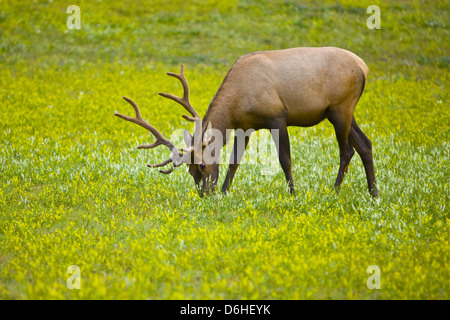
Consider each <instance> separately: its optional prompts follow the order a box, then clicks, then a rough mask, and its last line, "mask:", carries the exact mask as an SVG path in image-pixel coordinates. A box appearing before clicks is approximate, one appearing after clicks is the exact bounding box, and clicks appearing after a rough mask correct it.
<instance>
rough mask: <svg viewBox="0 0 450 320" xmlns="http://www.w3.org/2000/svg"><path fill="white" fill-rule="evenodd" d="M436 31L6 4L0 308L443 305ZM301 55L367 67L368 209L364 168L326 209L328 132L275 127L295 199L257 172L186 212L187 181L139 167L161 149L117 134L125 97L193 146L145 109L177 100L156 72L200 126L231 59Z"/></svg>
mask: <svg viewBox="0 0 450 320" xmlns="http://www.w3.org/2000/svg"><path fill="white" fill-rule="evenodd" d="M70 4H77V5H78V6H79V7H80V9H81V29H80V30H69V29H68V28H67V26H66V20H67V18H68V17H69V14H67V13H66V9H67V7H68V6H69V5H70ZM372 4H377V5H379V6H380V9H381V29H379V30H369V29H368V28H367V26H366V20H367V19H368V17H369V14H367V13H366V8H367V7H368V6H369V5H372ZM449 16H450V4H449V2H448V1H389V2H387V1H384V2H378V3H377V2H376V1H375V2H373V1H356V0H354V1H348V0H345V1H340V2H338V3H335V2H331V1H317V2H315V1H301V3H300V2H297V1H290V0H285V1H250V0H246V1H216V0H198V1H190V2H186V3H185V2H184V1H175V0H173V1H171V0H168V1H130V2H126V3H125V2H124V1H106V0H104V1H81V0H80V1H76V3H75V2H74V3H72V2H71V3H68V2H65V1H60V0H53V1H51V0H50V1H29V0H28V1H20V2H18V1H7V0H0V66H1V68H0V112H1V116H2V117H1V121H0V170H1V171H0V298H2V299H449V292H450V289H449V283H450V267H449V264H448V255H449V222H450V220H449V214H448V212H449V206H450V204H449V181H450V172H449V166H450V155H449V150H450V145H449V143H450V141H449V137H450V135H449V128H450V108H449V107H450V106H449V103H448V87H449V73H448V71H449V62H450V56H449V52H450V47H449V43H450V37H449V35H450V30H449V21H448V17H449ZM298 46H337V47H342V48H345V49H348V50H350V51H353V52H355V53H356V54H358V55H359V56H360V57H362V58H363V59H364V60H365V62H366V63H367V65H368V66H369V68H370V72H369V78H368V81H367V84H366V89H365V92H364V94H363V95H362V97H361V100H360V102H359V103H358V106H357V108H356V111H355V118H356V120H357V121H358V123H359V124H360V127H361V129H362V130H363V131H364V132H365V133H366V135H367V136H368V137H369V138H370V139H371V140H372V143H373V148H374V149H373V152H374V162H375V170H376V176H377V182H378V188H379V191H380V198H379V199H377V200H373V199H372V198H371V197H370V195H369V193H368V191H367V183H366V179H365V173H364V169H363V166H362V162H361V160H360V158H359V157H358V156H355V157H354V158H353V160H352V162H351V164H350V167H349V173H348V174H347V176H346V177H345V180H344V183H343V185H342V188H341V192H340V194H339V196H337V195H336V194H335V193H334V189H333V184H334V180H335V178H336V174H337V169H338V165H339V152H338V147H337V142H336V139H335V136H334V130H333V127H332V125H331V124H330V123H329V122H328V121H324V122H323V123H321V124H319V125H317V126H315V127H312V128H295V127H292V128H289V133H290V137H291V146H292V162H293V176H294V181H295V183H296V188H297V195H296V196H295V197H291V196H289V194H288V189H287V185H286V183H285V179H284V175H283V172H282V171H281V169H280V168H279V165H278V169H280V170H277V172H276V173H275V174H272V175H267V174H262V173H263V170H264V168H265V166H264V164H261V163H257V164H253V165H251V164H248V165H242V166H241V167H240V168H239V170H238V171H237V174H236V177H235V180H234V182H233V185H232V188H231V192H230V194H229V195H227V196H225V197H223V196H211V197H205V198H199V197H198V196H197V194H196V189H195V187H194V183H193V180H192V178H191V176H190V175H189V174H188V172H187V170H186V168H185V167H184V166H183V167H180V168H178V170H176V171H175V172H174V173H172V174H171V175H168V176H166V175H162V174H160V173H159V172H158V171H157V170H156V169H151V168H148V167H147V166H146V164H147V163H154V162H157V161H159V160H163V159H165V158H166V157H167V156H168V151H167V149H164V148H163V147H159V148H157V149H154V150H151V151H149V150H137V148H136V146H137V145H139V144H144V143H150V142H153V137H151V135H149V134H148V132H146V131H145V130H144V129H142V128H140V127H138V126H135V125H133V124H130V123H127V122H125V121H122V120H120V119H118V118H117V117H114V112H115V111H116V110H117V111H119V112H121V113H124V114H129V115H132V108H131V107H130V106H129V105H128V104H127V103H126V102H125V101H124V100H123V99H122V98H121V97H122V96H124V95H125V96H128V97H131V98H133V99H134V100H135V101H136V102H137V103H138V104H139V106H140V107H141V112H142V115H143V117H144V118H146V119H149V120H150V122H151V123H152V124H153V125H154V126H155V127H157V128H158V129H160V131H162V132H163V134H164V135H166V136H168V137H170V136H171V135H172V133H173V132H174V131H175V132H177V130H178V129H180V128H188V129H190V130H191V131H192V128H193V127H192V124H188V123H187V122H186V121H184V120H183V119H182V118H181V114H183V113H184V110H183V109H182V107H180V106H179V105H177V104H175V103H174V102H172V101H170V100H168V99H164V98H161V97H159V96H158V95H157V92H160V91H164V92H172V93H176V94H179V93H180V92H181V86H180V85H179V83H177V81H176V80H175V79H173V78H170V77H168V76H167V75H166V74H165V72H167V71H173V72H178V71H179V65H180V63H184V65H185V68H186V71H185V73H186V77H187V79H188V81H189V84H190V88H191V102H192V104H193V105H194V106H195V107H196V109H197V110H198V111H199V113H200V114H201V115H203V114H204V112H205V111H206V109H207V107H208V104H209V102H210V101H211V99H212V97H213V96H214V94H215V92H216V90H217V88H218V87H219V85H220V84H221V82H222V79H223V78H224V76H225V75H226V72H227V71H228V69H229V68H230V66H231V65H232V63H233V62H234V61H235V60H236V59H237V58H238V57H239V56H241V55H243V54H246V53H248V52H252V51H260V50H269V49H282V48H289V47H298ZM178 132H179V131H178ZM173 136H174V137H175V138H179V135H178V136H176V135H175V134H173ZM181 141H182V140H181V139H179V140H178V142H180V145H181ZM253 147H255V146H253ZM225 169H226V167H225V165H224V166H222V169H221V175H220V176H221V178H220V183H221V182H222V181H223V178H224V175H225V171H226V170H225ZM71 265H76V266H78V267H79V268H80V272H81V273H80V279H81V288H80V289H72V290H71V289H69V288H68V287H67V279H68V278H69V276H70V275H71V274H69V273H67V268H68V267H69V266H71ZM371 265H376V266H378V267H379V268H380V279H381V288H380V289H369V288H368V286H367V279H368V278H369V277H370V276H371V274H370V273H367V268H368V267H369V266H371Z"/></svg>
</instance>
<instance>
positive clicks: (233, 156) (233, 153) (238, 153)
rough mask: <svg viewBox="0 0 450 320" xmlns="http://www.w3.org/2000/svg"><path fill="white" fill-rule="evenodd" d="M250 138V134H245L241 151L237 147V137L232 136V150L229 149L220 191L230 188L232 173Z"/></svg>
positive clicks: (225, 191)
mask: <svg viewBox="0 0 450 320" xmlns="http://www.w3.org/2000/svg"><path fill="white" fill-rule="evenodd" d="M249 140H250V136H245V142H244V148H243V150H242V151H241V150H240V149H242V148H238V138H237V137H236V136H235V137H234V144H233V150H232V151H231V156H230V164H229V168H228V172H227V176H226V177H225V181H224V182H223V185H222V193H223V194H226V193H227V191H228V190H230V186H231V182H233V178H234V174H235V173H236V170H237V168H238V167H239V163H240V162H241V159H242V156H243V154H244V151H245V150H246V149H247V146H248V142H249Z"/></svg>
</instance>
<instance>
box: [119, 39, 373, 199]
mask: <svg viewBox="0 0 450 320" xmlns="http://www.w3.org/2000/svg"><path fill="white" fill-rule="evenodd" d="M368 70H369V69H368V67H367V65H366V64H365V63H364V61H363V60H362V59H361V58H359V57H358V56H357V55H356V54H354V53H352V52H350V51H347V50H344V49H340V48H334V47H300V48H291V49H283V50H273V51H259V52H253V53H249V54H247V55H244V56H242V57H240V58H239V59H238V60H237V61H236V62H235V63H234V64H233V65H232V67H231V69H230V70H229V71H228V73H227V75H226V77H225V78H224V80H223V82H222V84H221V86H220V87H219V89H218V91H217V93H216V95H215V96H214V98H213V99H212V101H211V103H210V105H209V108H208V109H207V111H206V114H205V116H204V117H203V119H200V116H199V114H198V113H197V111H195V109H194V108H193V107H192V106H191V104H190V102H189V86H188V82H187V80H186V78H185V76H184V66H183V65H181V70H180V73H179V74H176V73H171V72H168V73H167V74H168V75H169V76H171V77H175V78H177V79H178V80H180V82H181V84H182V86H183V89H184V93H183V96H182V97H178V96H175V95H172V94H169V93H159V95H161V96H163V97H165V98H168V99H171V100H173V101H175V102H177V103H179V104H180V105H182V106H183V107H184V108H185V109H186V110H187V111H188V112H189V113H190V115H191V116H188V115H183V116H182V117H183V118H184V119H186V120H188V121H191V122H194V123H195V129H194V136H192V135H191V134H190V133H189V132H188V131H187V130H185V133H184V140H185V142H186V146H187V148H186V149H183V148H180V149H179V150H178V149H177V148H175V146H174V145H173V143H172V142H170V141H169V140H167V139H166V138H164V137H163V136H162V135H161V134H160V133H159V132H158V130H156V129H155V128H154V127H153V126H152V125H151V124H149V123H147V122H146V121H144V120H143V119H142V117H141V115H140V110H139V107H138V106H137V104H136V103H135V102H134V101H133V100H131V99H129V98H127V97H123V98H124V99H125V100H126V101H127V102H128V103H130V104H131V105H132V106H133V108H134V110H135V113H136V117H129V116H125V115H122V114H119V113H117V112H116V113H115V115H116V116H118V117H120V118H122V119H125V120H128V121H131V122H134V123H136V124H138V125H140V126H142V127H144V128H145V129H147V130H149V131H150V132H151V133H152V134H153V135H154V136H155V138H156V141H155V142H154V143H152V144H150V145H141V146H139V147H138V148H139V149H141V148H144V149H146V148H154V147H156V146H158V145H161V144H162V145H165V146H166V147H168V148H169V150H170V151H171V153H172V155H171V157H170V158H169V159H167V160H165V161H163V162H161V163H158V164H149V165H148V166H149V167H162V166H165V165H167V164H169V163H172V167H171V168H170V169H169V170H160V172H162V173H164V174H168V173H170V172H172V171H173V170H174V167H178V166H180V165H181V164H183V163H186V164H188V166H189V173H190V174H191V175H192V177H193V178H194V182H195V185H196V187H197V190H198V192H199V195H200V196H203V195H204V193H209V192H211V191H213V192H215V186H216V184H217V180H218V177H219V163H218V162H212V163H211V162H207V161H204V154H203V152H204V151H205V148H207V147H208V146H209V145H210V144H211V143H213V141H214V140H215V139H214V138H213V137H212V136H213V135H212V134H211V132H212V130H213V129H215V130H218V131H219V132H221V133H222V135H221V137H222V139H221V141H215V143H218V144H219V149H220V148H221V147H223V146H225V145H226V144H227V140H228V137H229V131H230V129H234V130H237V129H242V130H249V129H253V130H259V129H270V130H273V129H276V130H278V131H277V132H278V143H277V145H276V147H277V153H278V158H279V161H280V164H281V167H282V169H283V172H284V175H285V177H286V181H287V184H288V187H289V191H290V193H291V194H294V193H295V188H294V180H293V178H292V172H291V152H290V143H289V135H288V130H287V128H288V127H289V126H300V127H310V126H314V125H317V124H318V123H320V122H321V121H323V120H324V119H328V120H329V121H330V122H331V124H332V125H333V126H334V129H335V133H336V138H337V142H338V146H339V156H340V165H339V170H338V174H337V178H336V182H335V184H334V187H335V189H336V192H338V191H339V188H340V185H341V183H342V181H343V178H344V175H345V174H346V173H347V171H348V165H349V163H350V160H351V159H352V157H353V155H354V153H355V152H354V149H355V150H356V151H357V152H358V154H359V155H360V157H361V159H362V162H363V165H364V169H365V172H366V177H367V183H368V187H369V192H370V193H371V195H372V196H373V197H378V191H377V188H376V180H375V172H374V165H373V158H372V143H371V141H370V140H369V139H368V138H367V137H366V135H365V134H364V133H363V132H362V131H361V129H360V128H359V127H358V125H357V124H356V120H355V117H354V115H353V112H354V109H355V107H356V104H357V102H358V100H359V98H360V96H361V94H362V92H363V90H364V86H365V83H366V80H367V73H368ZM272 136H273V134H272ZM196 137H200V138H199V139H196ZM249 138H250V135H248V136H245V138H244V140H245V141H243V142H241V144H243V145H244V147H243V148H239V145H240V142H239V141H238V139H237V137H235V138H234V144H233V149H232V152H231V158H230V163H229V168H228V172H227V174H226V178H225V181H224V183H223V186H222V193H224V194H226V193H227V191H229V189H230V186H231V183H232V181H233V178H234V175H235V173H236V170H237V168H238V166H239V162H240V160H241V158H242V155H243V153H244V151H245V149H246V147H247V145H248V142H249ZM219 140H220V139H219Z"/></svg>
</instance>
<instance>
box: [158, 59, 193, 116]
mask: <svg viewBox="0 0 450 320" xmlns="http://www.w3.org/2000/svg"><path fill="white" fill-rule="evenodd" d="M167 74H168V75H169V76H171V77H174V78H177V79H178V80H180V82H181V84H182V85H183V97H177V96H175V95H173V94H170V93H165V92H159V93H158V94H159V95H160V96H163V97H165V98H168V99H171V100H173V101H175V102H177V103H179V104H181V105H182V106H183V107H184V108H185V109H186V111H188V112H189V113H190V114H191V115H192V117H189V116H188V115H185V114H183V115H182V117H183V118H184V119H186V120H188V121H191V122H195V121H198V120H200V116H199V114H198V113H197V111H195V109H194V108H193V107H192V106H191V103H190V102H189V84H188V82H187V80H186V78H185V76H184V65H183V64H181V68H180V73H173V72H167Z"/></svg>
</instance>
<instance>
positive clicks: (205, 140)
mask: <svg viewBox="0 0 450 320" xmlns="http://www.w3.org/2000/svg"><path fill="white" fill-rule="evenodd" d="M212 137H213V132H212V126H211V121H208V125H207V126H206V129H205V131H204V132H203V145H208V143H209V142H210V141H211V138H212Z"/></svg>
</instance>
